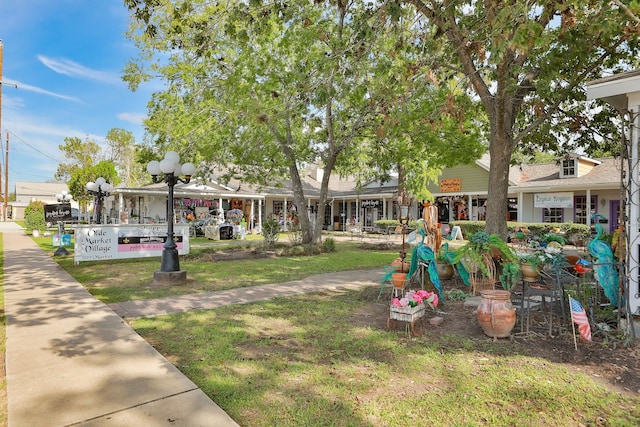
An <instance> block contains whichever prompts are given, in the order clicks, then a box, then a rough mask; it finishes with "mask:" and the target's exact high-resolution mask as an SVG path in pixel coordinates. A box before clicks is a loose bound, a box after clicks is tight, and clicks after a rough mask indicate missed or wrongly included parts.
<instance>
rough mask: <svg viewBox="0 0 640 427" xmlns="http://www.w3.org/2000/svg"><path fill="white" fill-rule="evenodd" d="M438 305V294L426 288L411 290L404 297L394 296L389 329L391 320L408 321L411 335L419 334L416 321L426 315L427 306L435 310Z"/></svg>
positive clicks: (389, 324)
mask: <svg viewBox="0 0 640 427" xmlns="http://www.w3.org/2000/svg"><path fill="white" fill-rule="evenodd" d="M437 305H438V294H437V293H435V292H427V291H425V290H424V289H420V290H418V291H409V292H407V293H406V294H405V295H404V297H402V298H393V299H392V300H391V306H390V307H389V318H388V319H387V329H390V328H391V322H392V321H394V322H396V321H402V322H408V323H409V324H410V327H411V335H414V336H415V335H417V333H416V332H417V331H416V330H415V326H416V321H417V320H418V319H420V318H421V317H422V316H424V313H425V310H426V307H430V308H431V309H433V310H435V308H436V306H437Z"/></svg>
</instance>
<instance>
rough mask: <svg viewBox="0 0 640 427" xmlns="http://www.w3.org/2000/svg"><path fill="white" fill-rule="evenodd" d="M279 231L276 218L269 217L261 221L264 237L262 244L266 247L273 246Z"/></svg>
mask: <svg viewBox="0 0 640 427" xmlns="http://www.w3.org/2000/svg"><path fill="white" fill-rule="evenodd" d="M279 233H280V224H279V223H278V220H276V219H269V220H267V221H265V222H264V223H262V237H264V246H265V247H266V248H269V249H271V248H273V247H275V245H276V242H277V241H278V237H279Z"/></svg>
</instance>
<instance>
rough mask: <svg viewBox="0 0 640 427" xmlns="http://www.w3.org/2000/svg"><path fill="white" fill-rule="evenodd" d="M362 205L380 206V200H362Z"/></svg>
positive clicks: (366, 206) (364, 206)
mask: <svg viewBox="0 0 640 427" xmlns="http://www.w3.org/2000/svg"><path fill="white" fill-rule="evenodd" d="M360 207H362V208H377V207H380V200H372V199H368V200H362V201H361V202H360Z"/></svg>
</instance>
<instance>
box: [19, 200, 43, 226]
mask: <svg viewBox="0 0 640 427" xmlns="http://www.w3.org/2000/svg"><path fill="white" fill-rule="evenodd" d="M44 205H45V203H44V202H43V201H41V200H34V201H32V202H30V203H29V205H28V206H27V207H26V208H25V209H24V221H25V224H26V228H27V229H28V230H38V231H42V230H44V229H45V228H47V225H46V222H45V220H44Z"/></svg>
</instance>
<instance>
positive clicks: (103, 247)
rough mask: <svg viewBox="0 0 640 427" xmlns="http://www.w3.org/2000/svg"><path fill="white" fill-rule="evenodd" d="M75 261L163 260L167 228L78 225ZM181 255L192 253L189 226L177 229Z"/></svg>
mask: <svg viewBox="0 0 640 427" xmlns="http://www.w3.org/2000/svg"><path fill="white" fill-rule="evenodd" d="M74 228H75V244H74V255H73V261H74V262H75V263H76V264H77V263H79V262H81V261H97V260H104V259H122V258H142V257H151V256H161V255H162V251H163V250H164V243H165V241H166V240H167V224H140V225H78V226H76V227H74ZM173 231H174V240H175V242H176V246H177V248H178V253H179V254H180V255H184V254H188V253H189V226H188V225H181V224H180V225H178V224H176V225H174V226H173Z"/></svg>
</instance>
